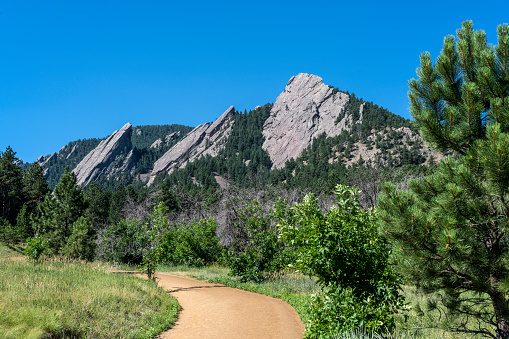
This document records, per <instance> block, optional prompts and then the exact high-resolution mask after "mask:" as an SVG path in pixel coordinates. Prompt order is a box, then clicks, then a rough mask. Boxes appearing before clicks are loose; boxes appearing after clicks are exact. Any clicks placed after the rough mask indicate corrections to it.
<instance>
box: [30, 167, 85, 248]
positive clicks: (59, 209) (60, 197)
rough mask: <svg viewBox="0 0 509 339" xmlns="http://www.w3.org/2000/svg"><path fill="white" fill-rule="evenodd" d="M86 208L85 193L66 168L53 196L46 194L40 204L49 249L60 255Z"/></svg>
mask: <svg viewBox="0 0 509 339" xmlns="http://www.w3.org/2000/svg"><path fill="white" fill-rule="evenodd" d="M85 208H86V202H85V198H84V196H83V191H82V190H81V189H80V188H79V187H78V185H77V184H76V175H75V174H74V173H72V172H71V171H69V167H66V169H65V171H64V173H63V174H62V176H61V177H60V181H59V182H58V184H57V185H56V186H55V189H54V191H53V195H51V194H49V193H48V194H46V197H45V198H44V201H43V202H42V203H41V204H40V208H39V210H40V214H41V216H40V218H39V224H40V226H41V227H40V231H41V233H43V234H44V236H45V237H47V238H48V240H49V241H48V245H49V248H50V249H51V250H52V251H53V252H54V253H59V252H60V249H61V248H63V247H64V246H65V244H66V242H67V239H68V238H69V236H70V235H71V233H72V231H73V224H74V222H75V221H76V220H78V219H79V217H81V216H83V214H84V212H85Z"/></svg>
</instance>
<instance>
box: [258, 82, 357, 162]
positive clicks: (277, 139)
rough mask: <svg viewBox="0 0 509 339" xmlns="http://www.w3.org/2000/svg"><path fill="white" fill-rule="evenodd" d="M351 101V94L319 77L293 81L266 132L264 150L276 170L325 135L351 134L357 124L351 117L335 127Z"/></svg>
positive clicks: (279, 98)
mask: <svg viewBox="0 0 509 339" xmlns="http://www.w3.org/2000/svg"><path fill="white" fill-rule="evenodd" d="M348 98H349V96H348V94H345V93H342V92H337V91H335V90H334V89H333V88H331V87H329V86H327V85H325V84H324V83H323V82H322V78H320V77H318V76H316V75H312V74H306V73H300V74H298V75H296V76H294V77H292V78H291V79H290V81H288V84H287V85H286V88H285V90H284V91H283V93H281V94H280V95H279V97H278V98H277V100H276V103H275V104H274V106H273V107H272V110H271V114H270V117H269V118H268V119H267V121H266V122H265V125H264V128H263V136H264V137H265V142H264V143H263V149H265V150H266V151H267V153H268V154H269V156H270V159H271V160H272V163H273V168H282V167H283V166H284V165H285V162H286V161H287V160H289V159H290V158H296V157H298V156H299V155H300V154H301V153H302V151H303V150H304V149H305V148H306V147H307V146H308V145H310V144H311V142H312V141H313V138H315V137H317V136H319V135H320V134H322V133H326V134H327V136H329V137H334V136H336V135H339V134H341V132H342V131H343V130H345V129H346V130H350V128H351V126H352V124H353V123H354V122H353V121H352V116H351V115H350V114H345V115H344V117H343V118H342V119H341V120H340V121H339V122H337V123H336V120H337V118H338V116H339V115H340V113H341V112H343V111H344V110H346V105H347V103H348ZM360 116H361V117H362V114H361V115H360ZM361 121H362V118H361V119H360V120H359V121H358V122H361Z"/></svg>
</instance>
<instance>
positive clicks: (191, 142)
mask: <svg viewBox="0 0 509 339" xmlns="http://www.w3.org/2000/svg"><path fill="white" fill-rule="evenodd" d="M234 112H235V110H234V108H233V106H230V108H228V109H227V110H226V111H225V112H224V113H223V114H222V115H221V116H220V117H219V118H217V119H216V121H214V123H212V124H210V123H206V124H203V125H200V126H198V127H196V128H195V129H193V130H192V131H191V132H189V134H187V135H186V136H185V137H184V138H183V139H182V140H180V141H179V142H178V143H177V144H176V145H175V146H173V147H172V148H171V149H170V150H168V152H166V153H165V154H164V155H163V156H162V157H161V158H159V159H158V160H157V161H156V162H155V163H154V168H153V170H152V173H151V176H150V181H149V185H150V184H151V183H152V182H153V181H154V178H155V177H156V176H157V175H158V174H160V173H161V172H167V173H171V172H172V171H173V170H174V169H175V168H182V167H184V166H185V165H186V164H187V163H189V162H193V161H194V160H196V159H198V158H199V157H201V156H206V155H210V156H212V157H215V156H217V155H218V153H219V152H220V151H221V150H222V149H223V148H224V144H225V141H226V139H228V136H229V135H230V132H231V130H232V126H233V119H232V116H233V113H234Z"/></svg>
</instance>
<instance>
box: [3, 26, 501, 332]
mask: <svg viewBox="0 0 509 339" xmlns="http://www.w3.org/2000/svg"><path fill="white" fill-rule="evenodd" d="M498 35H499V41H498V46H492V45H488V44H487V39H486V35H485V33H484V32H483V31H474V30H473V25H472V23H471V22H469V21H467V22H465V23H463V26H462V28H461V29H460V30H458V40H457V41H456V39H455V38H454V37H453V36H449V37H446V39H445V40H444V48H443V50H442V53H441V55H440V56H439V58H438V59H437V62H436V63H435V65H433V62H432V60H431V58H430V56H429V53H423V54H422V55H421V67H420V68H419V69H418V76H419V79H418V80H415V79H412V80H411V81H410V82H409V85H410V93H409V95H410V101H411V112H412V115H413V116H414V118H415V120H416V126H417V127H419V130H420V133H421V136H422V137H423V138H424V140H425V141H426V142H428V143H429V144H430V145H431V146H433V147H434V148H435V149H436V150H438V151H440V152H442V155H443V156H444V157H445V158H444V159H443V160H442V161H441V163H440V164H438V165H437V166H436V167H435V168H434V169H433V170H432V171H429V172H428V175H427V176H424V173H425V172H426V168H425V167H420V169H419V170H418V171H415V172H413V173H415V175H414V179H413V180H408V179H409V178H408V177H407V176H408V175H409V174H410V173H411V172H406V175H405V178H404V179H401V180H399V179H397V178H398V177H400V176H398V175H391V176H390V177H389V176H386V175H384V173H387V172H391V169H385V170H384V169H381V166H382V164H383V162H380V163H378V164H377V166H375V167H372V166H365V167H364V166H363V165H362V163H363V162H361V161H360V160H359V162H358V163H357V164H351V165H352V167H351V168H348V169H347V168H346V163H344V162H343V163H341V162H337V163H333V164H330V165H331V166H332V165H334V166H340V168H334V171H332V172H331V171H327V168H328V167H327V166H328V165H327V164H328V163H329V162H328V160H327V159H328V156H327V157H323V156H322V157H318V155H319V154H321V153H323V152H321V151H320V149H321V148H324V151H326V149H325V148H326V146H327V145H330V140H329V141H327V140H326V139H324V138H322V139H320V140H321V141H320V140H317V142H320V145H321V146H323V147H318V143H317V149H316V150H315V151H317V152H312V154H311V153H309V152H307V151H306V152H304V153H303V154H304V155H306V154H307V153H309V154H307V156H308V157H311V158H313V157H314V158H317V159H318V158H320V159H322V163H323V165H324V166H321V165H320V166H314V165H313V163H312V162H308V161H307V160H306V161H305V164H304V162H302V164H303V166H300V167H299V166H297V164H293V165H291V164H287V166H286V167H287V168H286V169H288V170H289V169H291V170H290V171H289V172H285V173H284V175H283V173H282V172H281V173H280V174H281V175H280V176H279V177H278V178H276V180H273V181H271V180H269V179H270V178H272V179H274V177H271V176H272V175H273V174H274V173H275V172H269V168H270V167H271V164H270V161H269V159H268V158H267V157H265V156H264V155H263V154H262V153H260V152H258V151H257V150H259V149H258V148H257V147H261V146H260V145H261V143H260V142H261V140H262V138H261V136H260V137H259V138H255V139H257V140H258V143H257V144H253V145H255V146H256V145H257V147H255V148H256V149H257V150H252V152H246V158H243V159H242V161H241V162H236V161H234V157H233V156H232V157H229V158H228V162H226V161H222V160H221V158H219V157H216V158H212V157H205V158H202V159H201V160H200V161H196V162H194V163H193V164H192V165H190V166H189V167H188V168H187V167H186V169H182V170H179V171H175V174H173V175H174V177H173V179H172V177H169V178H166V179H165V181H164V182H159V183H160V184H161V185H160V186H158V188H157V191H156V190H153V191H150V189H147V190H145V192H149V193H150V194H153V196H150V194H149V193H147V194H146V195H145V196H140V195H138V194H137V193H136V192H135V191H134V189H133V188H132V187H131V188H130V189H129V187H128V188H127V189H124V188H121V189H118V190H117V191H116V192H114V193H112V194H109V193H108V194H104V192H103V191H101V189H100V187H99V186H97V184H95V185H94V184H91V185H90V186H89V187H88V188H87V191H86V192H85V193H84V192H83V191H82V190H81V188H80V187H78V186H77V185H76V177H75V175H74V174H73V173H72V172H71V171H70V170H69V168H66V169H65V170H64V172H63V174H62V176H61V178H60V182H59V183H58V184H57V185H56V186H55V188H54V190H53V192H52V193H50V192H49V190H48V187H47V185H46V182H45V179H44V177H43V172H42V169H41V168H40V167H39V166H38V165H36V164H34V165H33V166H31V167H30V168H29V169H28V170H27V171H26V172H23V173H22V172H21V169H20V168H19V166H17V164H16V158H15V153H14V152H13V151H12V149H10V148H8V149H7V150H6V152H5V153H0V193H1V194H0V198H1V203H2V204H1V205H2V211H1V212H2V213H1V217H0V240H2V241H5V242H7V243H11V244H15V243H19V242H23V241H26V242H27V243H28V245H27V251H26V253H27V254H28V255H30V256H31V257H32V258H33V259H34V261H35V262H37V261H38V259H39V257H40V255H42V254H46V255H51V256H55V257H66V258H74V259H82V260H83V259H85V260H93V259H94V258H100V259H103V260H105V261H109V262H115V263H122V264H131V265H133V264H135V265H139V267H141V268H142V269H143V271H144V272H145V273H146V274H147V275H148V277H149V278H150V277H151V276H152V274H153V273H154V272H155V270H156V268H157V266H158V265H161V264H185V265H190V266H196V267H201V266H207V265H211V264H213V263H219V264H221V265H224V266H226V267H228V269H229V271H228V273H227V274H225V273H224V272H223V273H221V272H222V271H219V275H218V276H217V277H214V278H208V280H210V279H213V281H215V282H223V283H225V284H227V285H230V286H236V287H241V288H245V289H250V290H255V291H257V292H262V293H266V294H269V295H274V296H277V297H280V298H282V299H284V300H287V301H288V302H290V303H291V304H292V305H294V306H295V307H296V309H297V310H298V311H299V312H300V314H301V316H302V317H303V319H304V320H306V337H307V338H323V337H334V336H338V337H341V336H344V335H347V334H348V335H355V333H354V332H355V331H364V330H365V331H367V332H369V333H370V335H376V334H381V335H386V336H389V337H393V336H396V337H398V336H407V335H409V336H412V337H422V336H430V337H433V336H435V334H436V332H434V331H435V329H442V330H446V331H448V332H444V333H452V336H453V337H454V336H458V334H459V333H461V335H462V336H465V335H467V334H471V335H481V336H484V337H492V338H497V339H509V238H508V234H509V233H508V225H509V204H508V203H507V199H508V197H509V152H508V151H507V150H508V149H509V148H508V145H509V25H507V24H504V25H501V26H499V28H498ZM359 104H360V101H359V102H357V101H355V102H354V101H352V102H350V105H351V106H357V105H359ZM268 111H269V107H265V108H263V109H260V110H258V113H257V114H258V115H250V114H247V115H244V116H242V117H240V116H239V117H237V118H238V119H239V120H238V121H239V122H240V121H244V122H245V124H244V125H245V127H247V126H251V124H250V123H248V122H249V121H250V119H252V118H253V119H255V118H256V117H258V118H259V119H255V120H258V122H257V125H256V126H258V127H260V126H262V125H263V124H262V123H263V121H264V119H263V116H264V114H266V113H268ZM373 112H375V111H373ZM262 113H263V114H262ZM244 118H245V120H243V119H244ZM253 122H256V121H253ZM239 125H242V124H240V123H239ZM364 127H365V128H361V129H360V130H359V131H358V132H359V133H357V135H358V137H362V136H363V135H364V137H366V133H368V131H371V129H370V128H369V126H367V125H366V126H364ZM363 131H364V132H363ZM253 133H254V134H251V136H255V135H257V134H260V133H261V127H260V128H259V129H257V130H256V131H254V130H253ZM392 138H396V136H393V137H392ZM235 140H237V139H236V138H235V137H232V139H231V140H229V144H228V145H227V147H226V150H227V151H228V152H231V154H232V155H233V154H237V153H238V154H241V150H242V149H243V148H245V147H244V146H245V145H243V144H242V143H235ZM341 140H342V139H341ZM237 141H239V142H240V139H238V140H237ZM381 141H382V140H380V141H379V142H381ZM345 142H347V140H342V143H343V144H344V143H345ZM347 144H348V142H347ZM241 146H242V147H241ZM346 147H347V148H348V146H346ZM384 147H385V146H384ZM311 150H313V147H311ZM338 150H339V149H338ZM341 151H342V150H341ZM346 152H347V151H346V150H345V153H346ZM325 153H326V152H325ZM325 153H324V154H325ZM257 154H258V155H257ZM255 155H257V156H255ZM405 158H406V159H407V160H408V163H407V165H411V164H414V163H421V162H422V161H424V159H422V158H419V159H417V158H416V159H414V157H413V156H412V152H407V156H406V157H405ZM237 160H238V159H237ZM244 160H246V161H247V160H249V161H250V162H249V164H250V165H247V164H246V162H245V161H244ZM251 160H253V161H251ZM255 160H256V161H255ZM382 160H384V161H386V163H388V164H389V165H390V164H391V163H392V161H389V159H382ZM297 163H298V162H297ZM225 164H229V165H231V166H230V167H228V168H226V169H225V168H221V167H217V166H222V165H225ZM251 164H258V165H257V166H254V165H251ZM319 164H320V162H319V163H318V165H319ZM245 166H251V167H250V168H249V167H248V170H249V171H248V172H243V171H242V168H245ZM193 168H194V170H193ZM329 169H332V167H329ZM216 171H217V172H219V173H223V174H224V173H226V172H232V173H230V175H231V177H233V178H235V176H234V173H237V172H238V173H237V174H238V176H237V178H235V180H234V181H233V182H232V183H235V184H237V186H232V187H231V188H230V189H229V190H216V188H215V186H216V185H217V183H215V176H214V173H215V172H216ZM223 171H226V172H223ZM346 172H349V173H350V174H348V175H347V174H345V173H346ZM271 173H272V174H271ZM301 173H307V175H306V176H305V178H301V179H300V180H299V181H298V186H299V187H300V188H306V189H307V188H313V190H315V192H316V191H323V190H330V189H332V187H335V189H334V193H335V196H336V197H335V198H336V199H331V197H330V196H328V197H325V199H321V198H323V197H321V198H315V197H314V196H313V195H312V194H309V195H304V194H301V193H302V192H298V191H297V193H296V194H294V196H293V199H289V198H292V197H291V195H292V194H293V193H295V192H296V191H290V190H289V188H291V187H294V186H292V185H293V184H295V185H297V182H293V181H294V180H297V179H299V177H301ZM323 173H328V174H327V175H326V176H325V177H322V176H323ZM400 174H401V172H400ZM179 175H180V177H179ZM352 175H357V176H358V179H359V180H358V184H356V186H358V187H357V188H360V189H361V190H364V191H365V192H364V197H362V196H359V191H358V189H357V188H351V187H348V186H346V185H344V184H345V182H344V181H345V180H347V179H345V177H346V178H348V180H350V179H352ZM363 177H364V180H361V178H363ZM184 178H187V179H193V178H194V179H197V183H198V184H197V183H195V182H194V181H193V180H191V182H189V181H188V184H189V186H188V187H187V188H186V189H187V190H188V191H189V192H187V193H189V194H181V192H179V191H178V188H179V185H182V182H184ZM242 178H243V179H242ZM382 178H383V181H390V180H385V179H391V178H392V180H393V181H395V182H394V183H384V184H382V183H381V180H382ZM244 179H246V180H244ZM247 179H249V180H247ZM283 179H284V180H283ZM172 180H173V181H172ZM267 180H269V181H267ZM282 180H283V181H284V182H286V186H284V185H283V186H277V187H276V185H278V183H281V182H282ZM309 180H311V181H313V182H314V183H315V184H313V183H309V182H308V181H309ZM156 182H157V181H156ZM268 182H272V183H273V184H274V186H272V187H268V188H267V187H264V188H263V189H262V188H260V186H259V184H267V183H268ZM292 182H293V184H292ZM207 183H209V184H207ZM348 183H349V184H352V183H351V182H348ZM168 185H169V186H171V187H169V186H168ZM243 187H244V188H245V189H243V190H240V189H241V188H243ZM246 187H247V188H246ZM249 187H254V188H252V189H251V188H249ZM274 187H276V189H274ZM180 188H182V187H181V186H180ZM151 189H153V188H151ZM250 189H251V191H250ZM271 191H272V192H271ZM239 192H240V193H239ZM249 192H251V193H253V194H251V195H250V194H248V193H249ZM274 192H276V193H275V194H274ZM191 194H195V195H194V196H193V195H191ZM296 195H297V198H295V196H296ZM194 197H200V198H199V199H198V198H197V199H194ZM170 211H171V213H170ZM27 238H28V239H27ZM25 239H27V240H25ZM17 265H27V264H26V263H25V264H22V263H12V262H9V264H7V265H6V267H10V268H9V270H11V271H12V272H13V273H12V272H11V271H8V272H11V275H14V276H16V277H18V276H19V277H21V280H19V281H18V282H17V283H16V285H12V286H25V290H27V291H28V290H30V293H26V291H25V294H26V295H30V294H31V291H32V290H37V289H38V288H42V287H45V286H47V285H46V283H45V282H44V280H42V279H43V276H44V277H46V278H48V279H51V277H53V275H56V274H57V273H55V272H59V269H60V268H61V267H64V266H65V265H74V264H71V263H68V262H58V261H52V262H46V263H42V264H39V265H32V266H29V268H27V269H26V270H21V269H20V270H19V272H17V271H16V268H17V267H18V266H17ZM62 265H63V266H62ZM83 267H88V268H89V269H90V270H91V271H90V274H93V273H94V272H97V271H101V269H100V266H94V265H85V266H83ZM66 269H67V270H73V269H74V267H67V268H62V271H64V270H66ZM289 269H291V271H288V270H289ZM38 270H42V271H41V272H42V273H41V277H39V276H38V274H39V271H38ZM293 270H298V271H299V272H302V273H303V274H306V275H309V276H310V277H311V278H306V277H304V276H299V275H297V276H292V275H293V274H295V273H291V272H293ZM75 271H76V272H80V270H79V269H76V270H75ZM21 272H22V273H21ZM25 272H30V274H32V275H33V276H35V277H37V279H40V280H42V281H43V283H40V282H37V279H36V284H41V285H40V286H39V285H33V284H32V282H31V280H29V278H28V276H26V275H23V274H25ZM48 272H49V273H48ZM281 272H284V273H281ZM103 273H104V272H103ZM73 274H75V273H73ZM78 275H79V274H78ZM71 276H72V275H71ZM68 279H69V278H68V277H67V276H66V274H65V273H63V274H62V275H61V276H58V275H57V276H56V277H55V280H54V281H53V280H50V281H48V282H47V284H50V285H52V287H53V288H57V292H55V295H54V297H53V299H54V300H55V302H56V303H57V304H63V305H64V306H65V307H69V305H67V304H66V301H65V298H61V297H60V295H59V294H58V293H62V291H63V292H66V293H67V292H68V291H69V290H74V289H73V288H70V287H69V286H70V284H71V283H70V282H68V283H67V285H66V281H68ZM306 279H307V280H306ZM10 281H17V280H15V279H11V280H5V282H2V285H0V287H1V288H2V289H5V290H7V289H8V288H11V284H10ZM86 283H87V284H88V283H89V281H88V280H86ZM53 285H54V286H53ZM94 289H96V290H100V288H99V287H94ZM20 291H21V290H20ZM20 291H18V293H16V292H14V293H13V294H12V295H13V296H12V297H11V298H12V299H13V300H9V299H6V300H9V305H10V304H14V305H15V302H16V300H17V299H16V298H17V297H14V296H17V295H18V294H20V293H19V292H20ZM23 297H25V296H23ZM112 298H113V299H115V297H112ZM77 299H79V297H77ZM99 299H100V300H102V299H104V298H103V296H102V295H101V298H98V300H99ZM46 300H47V299H46V297H45V295H42V294H41V295H40V296H36V299H34V301H33V302H32V303H33V304H35V305H36V306H38V307H39V306H40V304H42V305H43V306H44V305H45V303H46ZM61 300H63V301H61ZM405 300H406V301H405ZM405 303H406V304H405ZM89 304H92V302H90V303H86V305H89ZM86 305H85V306H86ZM5 307H7V306H5ZM82 308H84V309H85V310H87V308H86V307H82ZM9 312H11V313H12V314H11V313H9ZM16 312H19V311H16V310H10V311H6V312H5V316H4V315H2V317H5V319H7V322H6V323H8V322H9V321H10V322H13V324H14V325H13V328H14V329H16V328H18V327H19V328H21V330H22V328H23V326H26V324H30V323H31V322H32V318H30V317H29V318H27V319H25V320H24V321H23V322H22V323H19V324H17V323H15V321H17V320H18V319H24V318H23V316H22V315H20V314H18V313H16ZM80 312H81V311H80ZM80 312H78V313H77V315H74V318H78V319H80V322H79V324H77V325H76V327H75V328H74V327H73V328H72V329H71V327H70V326H68V324H67V322H66V321H67V320H58V321H56V320H55V321H56V322H57V323H58V325H55V329H53V327H51V326H50V325H51V324H52V323H53V320H54V319H53V318H51V317H56V319H57V318H58V314H59V313H58V312H56V313H55V314H53V313H52V314H53V315H52V314H50V313H47V312H43V311H40V312H36V313H38V314H43V316H44V317H50V318H48V319H46V318H45V320H44V323H45V324H49V325H45V326H46V327H48V326H49V327H50V328H49V329H43V331H46V330H47V331H53V330H54V331H57V333H63V334H64V335H74V333H80V334H81V333H87V335H88V332H86V331H92V329H90V326H89V325H88V324H90V321H87V320H88V319H89V317H95V315H94V314H92V313H90V314H88V313H85V314H82V313H80ZM117 313H118V310H117ZM140 314H141V313H140ZM58 319H59V318H58ZM2 320H3V318H2ZM69 321H70V320H69ZM3 322H4V321H3ZM80 324H81V325H80ZM92 327H93V326H92ZM58 331H60V332H58ZM73 331H77V332H73ZM80 331H81V332H80ZM83 331H85V332H83ZM133 331H134V330H133ZM136 331H137V330H136ZM133 333H135V334H134V335H138V334H137V333H138V332H133ZM400 333H401V334H400Z"/></svg>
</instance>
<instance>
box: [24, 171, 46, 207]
mask: <svg viewBox="0 0 509 339" xmlns="http://www.w3.org/2000/svg"><path fill="white" fill-rule="evenodd" d="M48 192H49V190H48V184H47V183H46V179H45V178H44V173H43V170H42V167H41V166H40V165H39V164H38V163H37V162H34V163H33V164H32V165H30V168H29V169H28V170H27V171H25V172H24V173H23V193H24V196H25V198H26V204H27V208H28V212H29V213H33V212H35V211H36V208H37V206H38V205H39V204H40V203H41V202H42V201H43V200H44V197H45V196H46V193H48Z"/></svg>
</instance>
